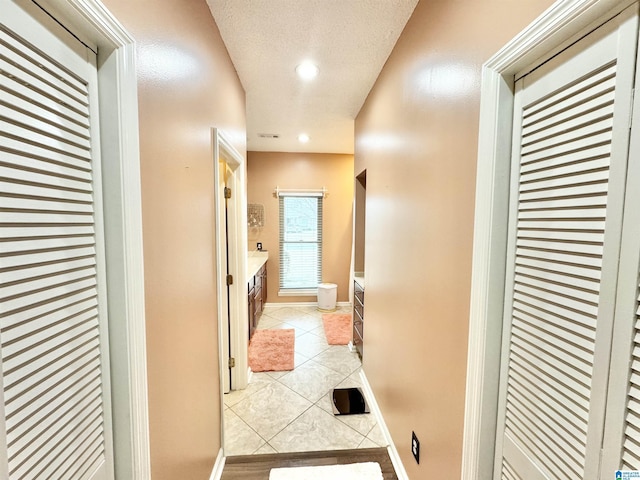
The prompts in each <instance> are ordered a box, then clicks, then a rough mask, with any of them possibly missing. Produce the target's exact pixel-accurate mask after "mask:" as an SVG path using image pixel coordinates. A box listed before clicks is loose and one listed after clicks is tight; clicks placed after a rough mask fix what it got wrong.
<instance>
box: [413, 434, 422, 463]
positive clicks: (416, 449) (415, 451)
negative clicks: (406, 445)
mask: <svg viewBox="0 0 640 480" xmlns="http://www.w3.org/2000/svg"><path fill="white" fill-rule="evenodd" d="M411 453H413V458H415V459H416V462H417V463H418V464H420V440H418V437H416V432H411Z"/></svg>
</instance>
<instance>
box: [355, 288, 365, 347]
mask: <svg viewBox="0 0 640 480" xmlns="http://www.w3.org/2000/svg"><path fill="white" fill-rule="evenodd" d="M363 340H364V288H362V287H361V286H360V284H359V283H358V282H357V281H354V282H353V346H354V347H355V348H356V351H357V352H358V355H359V356H360V358H361V359H362V355H363V351H364V344H363V343H364V342H363Z"/></svg>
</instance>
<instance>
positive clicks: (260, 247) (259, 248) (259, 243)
mask: <svg viewBox="0 0 640 480" xmlns="http://www.w3.org/2000/svg"><path fill="white" fill-rule="evenodd" d="M256 248H257V249H258V251H262V242H258V243H257V244H256Z"/></svg>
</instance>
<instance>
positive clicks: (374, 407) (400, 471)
mask: <svg viewBox="0 0 640 480" xmlns="http://www.w3.org/2000/svg"><path fill="white" fill-rule="evenodd" d="M360 380H361V381H362V389H363V390H364V394H365V397H366V399H367V403H368V404H369V409H370V410H371V413H373V414H374V415H375V416H376V421H377V422H378V426H379V427H380V430H382V434H383V435H384V438H385V440H386V441H387V445H388V446H387V451H388V452H389V457H390V458H391V463H393V468H394V469H395V471H396V475H397V477H398V480H409V476H408V475H407V471H406V470H405V469H404V465H403V464H402V460H400V455H399V454H398V450H397V449H396V446H395V444H394V443H393V439H392V438H391V433H389V429H388V428H387V424H386V423H385V422H384V418H383V417H382V412H381V411H380V407H379V406H378V402H377V401H376V397H375V395H374V394H373V390H371V385H370V384H369V380H367V376H366V375H365V373H364V370H363V369H360Z"/></svg>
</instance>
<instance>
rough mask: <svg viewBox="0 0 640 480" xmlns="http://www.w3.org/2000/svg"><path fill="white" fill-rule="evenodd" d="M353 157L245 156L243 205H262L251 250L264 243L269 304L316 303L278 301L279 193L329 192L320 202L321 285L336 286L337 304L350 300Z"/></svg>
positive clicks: (305, 299)
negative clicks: (261, 223)
mask: <svg viewBox="0 0 640 480" xmlns="http://www.w3.org/2000/svg"><path fill="white" fill-rule="evenodd" d="M353 182H354V180H353V155H340V154H331V153H326V154H325V153H274V152H248V154H247V202H248V203H259V204H262V205H264V209H265V226H264V227H263V228H260V229H258V228H250V229H249V235H248V239H249V250H255V248H256V242H262V244H263V248H264V249H265V250H268V251H269V261H268V263H267V272H268V288H269V291H268V293H267V302H268V303H282V302H285V303H288V302H316V301H317V297H315V296H314V297H278V289H279V275H280V269H279V261H280V254H279V245H280V238H279V236H280V230H279V228H280V224H279V221H278V215H279V203H278V200H277V199H276V198H275V197H274V196H273V191H274V190H275V188H276V186H279V187H280V188H285V189H286V188H302V189H314V188H322V187H323V186H324V187H327V189H328V190H329V194H328V195H327V197H326V198H325V200H324V203H323V239H322V243H323V252H322V281H323V282H330V283H336V284H337V285H338V302H348V301H349V278H350V267H351V237H352V234H353V221H352V218H353V217H352V210H353V209H352V205H353Z"/></svg>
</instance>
